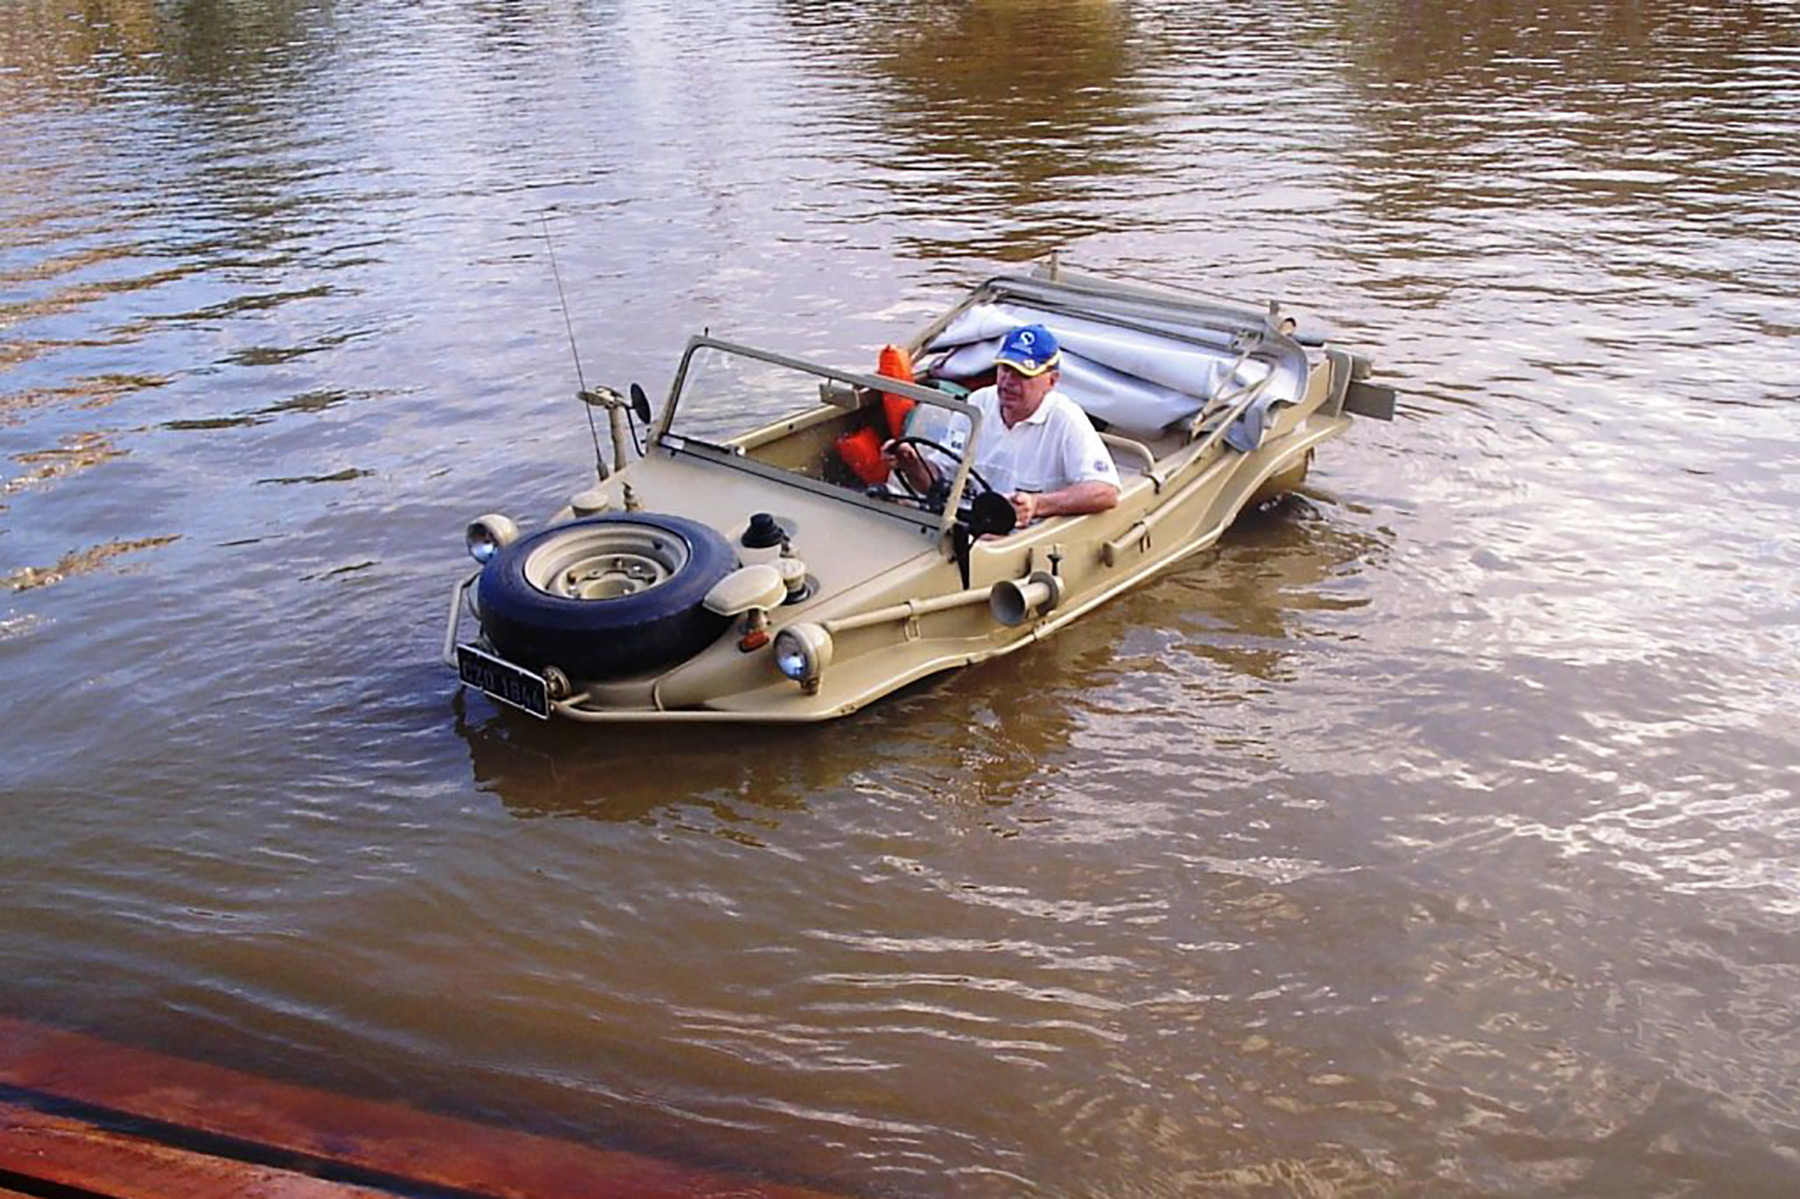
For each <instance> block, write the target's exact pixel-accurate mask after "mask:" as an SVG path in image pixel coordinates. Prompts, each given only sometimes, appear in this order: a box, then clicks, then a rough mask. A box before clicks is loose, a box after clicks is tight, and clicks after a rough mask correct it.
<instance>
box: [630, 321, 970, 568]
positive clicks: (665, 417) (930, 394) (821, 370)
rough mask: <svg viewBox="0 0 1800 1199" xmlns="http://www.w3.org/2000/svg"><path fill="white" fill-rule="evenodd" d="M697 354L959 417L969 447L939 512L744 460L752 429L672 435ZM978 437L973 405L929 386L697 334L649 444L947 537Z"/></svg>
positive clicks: (684, 353) (790, 415)
mask: <svg viewBox="0 0 1800 1199" xmlns="http://www.w3.org/2000/svg"><path fill="white" fill-rule="evenodd" d="M701 350H718V351H721V352H723V353H726V354H736V355H739V356H741V357H745V358H750V359H754V360H756V361H758V362H765V363H768V364H770V365H772V366H779V367H783V368H785V369H787V370H792V371H797V372H799V373H801V374H805V375H812V376H815V377H817V378H819V379H821V380H828V381H830V382H833V383H839V384H849V385H850V386H852V387H862V388H867V389H869V390H871V391H876V392H889V393H892V394H894V395H900V396H905V397H906V398H907V399H910V400H917V401H918V402H919V403H921V404H929V405H931V406H932V407H934V408H943V409H946V410H948V411H950V412H954V413H956V414H958V415H960V416H962V417H963V418H964V419H965V420H967V421H968V422H969V439H968V442H967V443H966V444H967V446H968V447H969V450H970V452H969V453H968V454H966V455H964V457H963V458H962V460H961V461H960V462H958V463H957V467H956V472H955V475H954V476H953V477H952V478H951V481H950V491H949V494H948V497H947V498H946V500H945V502H944V511H943V512H942V513H941V514H940V513H932V512H928V511H925V510H924V509H921V508H913V507H909V506H907V505H905V504H901V503H897V502H891V501H883V500H878V499H873V498H871V497H869V496H866V495H863V494H862V493H860V492H857V491H852V490H850V489H848V488H844V487H838V486H835V485H833V484H830V483H826V482H824V481H823V480H820V479H812V478H808V477H807V476H805V475H798V474H794V473H792V472H789V471H785V470H782V469H780V468H779V467H774V466H770V465H768V464H766V463H763V462H758V461H756V460H755V459H752V458H750V457H748V456H747V455H746V454H745V452H744V450H743V447H742V446H741V445H740V444H739V442H741V440H742V439H743V438H744V437H746V436H748V435H749V434H751V433H753V432H755V431H756V428H751V429H745V430H742V431H741V432H739V433H737V434H734V435H733V437H732V438H731V439H730V440H728V441H726V442H722V443H721V442H710V441H705V440H702V439H698V438H694V437H689V436H686V435H684V434H681V433H677V432H674V431H673V426H674V423H675V413H676V411H677V409H679V408H680V406H681V400H682V393H683V390H684V389H685V387H686V385H687V382H688V373H689V368H690V366H691V365H692V363H693V359H694V355H695V354H696V353H698V352H699V351H701ZM831 406H832V405H829V404H828V403H826V402H825V401H821V402H820V404H819V405H818V406H816V407H815V408H804V409H798V410H796V411H794V412H790V413H788V414H787V415H786V416H783V417H778V418H776V420H777V422H779V421H781V420H790V419H794V418H795V417H797V416H800V415H804V414H806V413H808V412H812V411H816V410H817V409H818V407H831ZM767 423H768V422H764V425H759V426H757V428H761V427H764V426H766V424H767ZM980 434H981V411H980V410H979V409H978V408H976V407H975V406H974V405H972V404H969V403H966V402H964V401H962V400H958V399H955V398H953V397H951V396H949V395H946V394H945V393H943V392H941V391H938V390H936V389H935V388H930V387H920V386H919V385H918V384H916V383H908V382H905V381H904V380H901V379H890V378H887V377H885V376H883V375H869V374H862V373H860V372H857V371H844V370H838V369H836V368H834V367H829V366H824V365H821V364H820V363H817V362H809V361H807V360H806V359H804V358H795V357H792V356H791V355H787V354H779V353H776V352H775V351H773V350H761V349H757V348H756V347H755V346H747V345H743V344H741V343H739V342H733V341H725V340H723V339H721V338H717V337H711V336H708V335H705V334H700V335H696V336H694V337H690V338H689V339H688V343H687V348H686V349H684V350H683V351H682V353H681V365H680V366H679V367H678V368H677V369H676V371H675V378H674V379H673V380H672V381H671V382H670V384H669V395H668V399H667V401H666V402H665V403H664V405H663V411H662V414H661V415H660V416H659V417H657V420H656V424H655V426H654V428H653V430H652V432H651V444H652V445H654V446H656V447H658V448H660V449H663V450H666V451H667V452H669V453H671V454H677V455H683V456H687V457H691V458H697V459H699V460H701V461H703V462H712V463H716V464H718V465H721V466H727V467H730V468H732V469H734V470H741V471H744V472H746V473H749V474H753V475H756V476H757V477H758V478H763V479H768V480H770V481H772V482H776V483H780V484H783V485H784V486H788V487H798V488H800V489H801V490H804V491H810V492H813V493H814V494H817V495H823V496H828V497H830V498H831V499H834V500H839V501H842V502H844V503H847V504H852V505H855V506H856V507H859V508H866V509H868V510H869V511H872V512H880V513H882V514H884V515H886V516H891V517H896V518H898V519H901V520H904V521H906V522H907V523H908V524H912V525H916V526H918V527H919V528H921V529H926V530H932V531H935V532H936V533H938V534H939V535H947V534H948V533H949V532H950V529H951V527H952V526H953V525H955V523H956V512H957V508H958V507H959V506H960V505H961V503H962V496H963V491H964V490H965V488H966V487H967V486H968V483H969V477H970V475H971V473H972V468H973V464H974V453H973V448H974V447H975V446H976V445H978V444H979V439H980Z"/></svg>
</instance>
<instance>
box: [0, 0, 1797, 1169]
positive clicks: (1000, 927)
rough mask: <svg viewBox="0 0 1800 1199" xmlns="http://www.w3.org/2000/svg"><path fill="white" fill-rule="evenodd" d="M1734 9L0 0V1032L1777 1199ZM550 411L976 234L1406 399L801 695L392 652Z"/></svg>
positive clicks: (662, 1125) (949, 1165) (1752, 224)
mask: <svg viewBox="0 0 1800 1199" xmlns="http://www.w3.org/2000/svg"><path fill="white" fill-rule="evenodd" d="M1796 146H1800V5H1796V4H1795V3H1792V2H1791V0H1770V2H1767V3H1758V4H1737V3H1731V4H1727V3H1700V4H1675V3H1669V2H1667V0H1652V2H1650V3H1646V4H1638V5H1611V4H1604V3H1597V2H1596V3H1575V2H1559V0H1546V2H1544V3H1540V4H1512V3H1494V4H1487V3H1482V4H1477V3H1451V4H1447V5H1444V6H1441V7H1440V6H1428V5H1415V4H1408V3H1399V2H1397V0H1396V2H1383V0H1369V2H1366V3H1350V2H1346V3H1341V4H1330V3H1311V2H1291V3H1282V4H1276V5H1252V4H1222V5H1193V4H1186V3H1180V2H1177V0H1142V2H1138V0H1121V2H1119V3H1104V2H1094V0H1087V2H1083V0H1057V2H1055V3H1051V2H1048V0H1016V2H1002V0H968V2H965V3H949V2H945V0H937V2H930V0H918V2H916V3H899V2H897V0H860V2H859V3H855V4H851V3H839V2H819V0H808V2H799V0H788V2H782V0H746V2H745V3H742V4H734V5H724V6H712V5H705V4H699V3H688V2H685V0H617V2H616V3H605V2H596V3H585V4H584V3H577V4H565V3H551V2H549V0H467V2H464V3H450V2H448V0H417V2H409V3H400V2H396V0H371V2H369V3H359V4H343V5H332V4H328V3H286V2H283V0H267V2H265V3H251V2H249V0H242V2H237V3H233V2H230V0H202V2H197V3H193V4H186V5H158V4H151V3H148V2H134V0H88V2H85V3H77V2H73V0H11V2H10V3H8V4H6V5H5V6H4V7H0V168H3V169H0V581H3V583H4V587H3V588H0V678H3V679H4V683H3V684H0V685H3V687H4V701H3V704H0V718H3V725H0V727H3V728H4V731H5V742H6V745H5V752H4V754H3V755H0V1012H3V1013H4V1014H7V1015H12V1016H19V1017H25V1018H31V1019H36V1020H41V1021H48V1022H52V1023H56V1024H60V1025H64V1026H67V1027H72V1028H77V1029H81V1030H85V1031H90V1032H94V1033H97V1034H99V1035H102V1036H105V1037H108V1038H111V1039H113V1040H117V1041H123V1042H126V1043H130V1044H136V1045H142V1046H146V1047H150V1048H154V1049H158V1050H163V1051H167V1052H172V1053H177V1054H181V1055H183V1056H187V1057H192V1058H197V1059H201V1060H205V1061H212V1062H218V1063H221V1064H225V1065H229V1066H233V1067H236V1068H239V1069H243V1070H249V1071H254V1072H257V1073H261V1074H265V1075H268V1076H270V1077H274V1078H280V1079H286V1080H291V1081H297V1082H303V1083H306V1084H309V1085H315V1086H321V1087H327V1088H331V1089H336V1090H341V1091H345V1092H353V1093H357V1094H363V1095H370V1096H375V1097H378V1098H396V1099H405V1100H407V1101H408V1102H412V1103H416V1104H419V1105H420V1106H423V1107H427V1108H430V1109H433V1110H437V1111H443V1112H448V1113H453V1114H458V1115H462V1116H466V1117H473V1118H477V1119H481V1120H486V1121H492V1122H495V1123H499V1124H504V1125H509V1126H513V1127H519V1128H526V1129H531V1130H534V1131H539V1132H545V1133H549V1134H553V1135H556V1136H561V1137H567V1138H572V1139H576V1140H581V1141H586V1142H590V1143H593V1144H598V1145H604V1146H612V1147H622V1148H627V1149H632V1150H637V1151H641V1152H647V1153H654V1154H657V1155H660V1156H664V1157H667V1158H670V1159H674V1160H677V1161H682V1162H688V1163H694V1164H698V1165H704V1166H707V1167H710V1168H714V1169H719V1170H724V1171H728V1172H731V1173H735V1174H741V1175H745V1176H748V1177H751V1178H762V1179H771V1180H782V1181H791V1182H799V1183H804V1184H808V1185H812V1186H816V1187H821V1188H824V1189H828V1190H832V1191H837V1192H841V1193H843V1194H846V1195H852V1196H929V1197H938V1196H944V1197H964V1196H973V1197H979V1199H986V1197H989V1196H1015V1195H1039V1196H1056V1197H1071V1199H1072V1197H1077V1196H1118V1197H1137V1196H1176V1195H1211V1194H1219V1195H1257V1196H1262V1195H1295V1196H1314V1197H1316V1196H1326V1195H1379V1196H1386V1195H1429V1196H1439V1195H1443V1196H1563V1195H1567V1196H1621V1197H1629V1199H1643V1197H1645V1196H1722V1195H1730V1196H1770V1197H1775V1196H1793V1195H1795V1194H1800V799H1797V796H1796V792H1797V791H1800V731H1797V727H1796V720H1797V715H1796V697H1797V695H1800V409H1797V408H1796V397H1797V396H1800V349H1797V347H1800V341H1797V337H1800V298H1797V297H1800V152H1797V151H1796V149H1795V147H1796ZM546 229H547V230H548V232H549V233H550V236H551V238H552V240H553V242H554V246H555V253H556V259H557V264H558V266H559V267H560V270H561V275H562V280H563V284H564V287H565V289H566V291H567V293H568V297H569V304H570V308H571V315H572V325H573V329H574V334H575V340H576V342H577V343H578V345H579V346H580V350H581V358H582V366H583V369H584V371H585V373H586V377H587V378H588V379H589V380H590V381H596V380H604V381H607V382H611V383H614V384H617V385H623V384H625V383H627V382H629V381H632V380H641V381H643V382H644V383H645V384H646V385H647V386H649V387H650V388H651V390H652V391H653V392H654V391H659V390H660V389H662V388H664V387H666V386H667V383H668V380H669V375H670V372H671V370H672V368H673V365H674V362H675V359H676V356H677V354H678V353H679V350H680V348H681V346H682V344H683V342H684V341H685V339H686V338H687V337H688V336H689V335H690V334H691V333H694V332H697V331H699V330H700V329H701V328H710V329H711V330H712V332H713V333H715V334H717V335H721V336H729V337H732V338H734V339H736V340H743V341H749V342H753V343H759V344H764V345H768V346H770V347H772V348H776V349H780V350H785V351H788V352H792V353H797V354H803V355H810V356H817V357H820V358H823V359H825V360H828V361H831V362H834V363H836V364H838V365H843V366H851V367H857V368H868V367H872V366H873V364H874V356H875V350H876V348H877V347H879V345H880V344H881V343H882V342H884V341H889V340H898V339H900V338H902V337H904V336H905V335H907V334H909V333H910V332H911V331H912V330H913V329H914V328H916V327H917V326H918V325H920V324H922V323H923V322H924V321H925V320H927V319H929V318H930V317H931V316H933V315H935V313H936V312H937V311H939V310H941V309H942V308H943V307H945V306H947V305H948V304H949V303H951V302H952V301H953V300H954V299H955V298H956V296H957V295H958V294H959V291H960V289H961V288H962V287H964V286H965V285H967V284H968V283H970V282H972V281H974V280H976V279H978V278H980V277H982V276H983V274H984V273H991V272H993V271H994V270H996V269H998V268H1000V267H1002V266H1005V265H1007V264H1017V263H1022V262H1025V261H1027V260H1031V259H1034V258H1036V257H1038V256H1040V255H1043V254H1045V253H1047V252H1049V251H1051V250H1060V251H1062V252H1063V254H1064V256H1065V260H1066V261H1069V262H1071V263H1076V264H1081V265H1085V266H1088V267H1091V268H1094V269H1098V270H1103V271H1108V272H1116V273H1121V274H1126V275H1136V276H1139V277H1144V278H1150V279H1167V280H1175V281H1184V282H1189V283H1195V284H1199V285H1203V286H1207V287H1211V288H1216V289H1218V290H1220V291H1223V292H1225V293H1227V294H1233V295H1241V296H1245V297H1247V298H1252V299H1257V300H1260V299H1262V298H1279V299H1281V300H1282V301H1283V302H1284V303H1285V304H1286V305H1287V307H1288V308H1289V309H1291V310H1292V311H1294V312H1295V313H1296V314H1298V315H1300V317H1301V318H1302V321H1303V323H1304V324H1307V325H1309V326H1312V327H1315V328H1320V329H1328V330H1330V331H1332V332H1333V333H1334V335H1335V336H1337V337H1339V338H1340V339H1342V340H1343V341H1344V342H1345V343H1346V344H1350V345H1352V346H1354V347H1356V348H1359V349H1362V350H1365V351H1367V352H1369V353H1370V354H1372V355H1373V356H1374V357H1375V358H1376V359H1377V361H1378V363H1379V369H1380V375H1381V378H1382V380H1383V381H1385V382H1389V383H1392V384H1395V385H1397V386H1398V387H1399V388H1400V389H1401V391H1402V393H1403V395H1402V400H1401V411H1400V416H1399V419H1398V420H1397V421H1395V422H1394V423H1392V424H1380V423H1375V422H1368V421H1365V422H1361V423H1359V424H1358V425H1357V426H1356V427H1355V428H1354V429H1353V430H1352V431H1351V433H1350V434H1349V435H1348V436H1347V437H1346V438H1344V439H1342V440H1340V441H1338V442H1336V443H1334V444H1332V445H1330V446H1329V447H1327V448H1326V450H1325V451H1324V452H1323V453H1322V454H1321V456H1320V458H1319V461H1318V464H1317V466H1316V468H1315V470H1314V472H1313V475H1312V478H1311V479H1310V480H1309V483H1308V485H1307V489H1306V491H1305V493H1304V494H1303V495H1301V496H1299V497H1296V498H1293V499H1290V500H1288V501H1286V502H1284V503H1282V504H1280V505H1278V506H1276V507H1274V508H1273V509H1272V510H1270V511H1266V512H1263V513H1261V514H1258V515H1255V516H1253V517H1249V518H1247V519H1246V520H1245V521H1244V522H1242V523H1241V524H1240V525H1239V526H1238V527H1237V528H1236V529H1235V530H1234V531H1233V532H1231V533H1230V534H1229V535H1228V536H1227V537H1226V539H1225V540H1224V541H1223V542H1221V543H1220V545H1219V546H1218V547H1217V548H1216V549H1215V550H1213V551H1210V552H1208V553H1206V554H1204V555H1202V556H1200V557H1199V558H1196V559H1192V560H1190V561H1189V562H1188V563H1186V564H1184V565H1183V566H1181V567H1180V568H1179V569H1177V570H1175V571H1173V572H1172V573H1170V574H1168V575H1166V576H1164V577H1163V578H1161V579H1160V580H1158V581H1156V582H1154V583H1153V584H1151V585H1148V586H1145V587H1143V588H1141V589H1139V590H1137V591H1136V592H1134V593H1132V594H1130V595H1129V596H1127V597H1125V598H1123V599H1120V600H1118V601H1116V602H1114V603H1111V604H1109V605H1108V606H1106V607H1105V608H1104V609H1102V610H1100V611H1099V612H1097V613H1095V614H1093V615H1091V616H1089V617H1087V618H1084V619H1083V620H1082V621H1080V622H1078V623H1077V624H1076V625H1075V626H1074V627H1072V628H1070V629H1069V630H1067V631H1065V632H1064V633H1062V634H1060V635H1058V636H1057V637H1056V638H1054V639H1053V640H1051V641H1050V642H1048V643H1046V644H1043V645H1041V646H1038V647H1034V648H1032V649H1030V650H1028V651H1026V652H1021V653H1018V654H1015V655H1012V656H1009V657H1007V658H1005V659H1003V660H1001V661H997V662H994V663H991V664H989V665H986V666H982V667H979V668H975V669H971V670H967V671H964V672H961V673H959V674H955V675H950V676H946V677H944V678H942V679H941V680H940V681H937V682H935V683H933V684H930V685H927V686H922V687H919V688H915V689H912V690H909V691H907V692H905V693H903V694H901V695H899V696H896V697H894V698H891V699H889V700H887V701H885V702H883V703H881V704H879V705H877V706H875V707H873V708H871V709H868V710H866V711H865V712H863V713H862V714H860V715H858V716H856V717H854V718H851V719H848V720H845V721H842V722H839V723H835V724H831V725H828V726H822V727H817V728H809V729H803V730H786V731H775V732H769V731H755V730H741V731H728V732H719V731H717V730H705V731H693V730H661V731H656V730H639V729H628V730H627V729H618V730H613V729H595V728H587V727H572V726H567V725H561V724H558V725H554V726H539V725H537V724H535V723H534V722H532V721H530V720H529V719H528V718H525V717H522V716H519V715H517V714H509V713H506V712H502V711H498V710H496V708H495V707H494V706H493V705H492V704H490V703H489V702H488V701H487V700H486V699H484V698H482V697H480V696H472V695H467V694H459V693H458V691H457V688H456V687H455V685H454V683H453V680H452V678H451V677H450V675H449V673H448V672H447V671H446V670H445V669H444V668H443V667H442V666H440V664H439V663H438V661H437V654H438V649H439V639H440V637H441V635H442V623H441V622H442V619H443V614H444V609H445V604H446V599H447V596H448V593H449V588H450V586H451V584H452V582H453V581H454V580H455V579H456V578H458V577H459V576H460V575H461V573H462V572H464V571H465V570H466V569H467V568H468V564H467V560H466V558H465V557H464V555H463V551H462V546H461V527H462V524H463V522H464V521H465V520H467V519H468V518H469V517H471V516H473V515H474V514H477V513H479V512H483V511H489V510H494V509H499V510H504V511H508V512H511V513H514V514H515V515H518V516H520V517H529V518H534V519H541V518H542V516H543V515H545V514H547V513H549V512H550V511H553V510H554V509H555V508H556V507H558V506H559V505H560V504H561V503H562V502H563V501H564V499H565V497H566V496H568V495H569V494H570V493H571V492H573V491H575V490H577V489H579V488H580V486H582V485H583V483H584V482H585V480H586V479H587V477H588V472H589V470H590V468H591V463H592V453H593V450H592V446H591V445H590V443H589V435H588V430H587V427H586V423H585V419H584V417H583V414H582V410H581V409H580V407H579V405H577V404H576V403H575V401H574V400H573V399H572V393H573V390H574V387H575V369H574V366H573V364H572V363H571V360H570V354H569V344H568V341H569V339H568V335H567V333H566V332H565V330H564V324H563V317H562V315H561V312H560V311H559V308H558V301H557V289H556V284H555V282H554V279H553V275H552V271H551V269H550V262H549V257H548V255H547V253H546V244H545V232H546Z"/></svg>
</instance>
